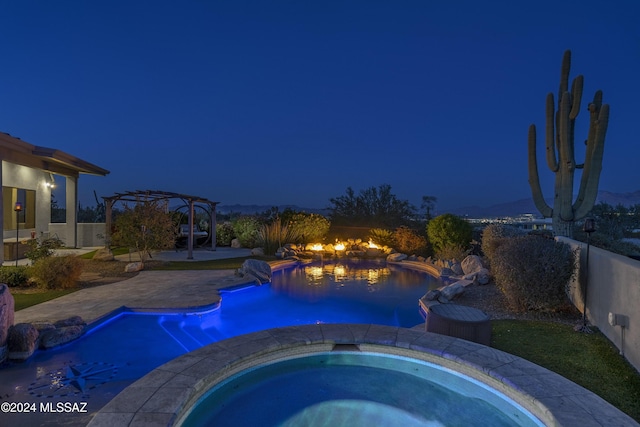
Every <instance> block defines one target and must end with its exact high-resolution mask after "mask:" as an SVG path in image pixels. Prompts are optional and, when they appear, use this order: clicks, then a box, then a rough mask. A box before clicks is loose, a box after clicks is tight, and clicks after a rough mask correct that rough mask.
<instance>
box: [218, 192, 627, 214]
mask: <svg viewBox="0 0 640 427" xmlns="http://www.w3.org/2000/svg"><path fill="white" fill-rule="evenodd" d="M600 202H604V203H608V204H610V205H612V206H617V205H624V206H632V205H640V190H638V191H634V192H633V193H613V192H611V191H599V192H598V198H597V199H596V203H600ZM547 203H549V205H550V206H551V205H552V204H553V200H552V199H548V200H547ZM272 207H273V206H267V205H218V207H217V209H216V210H217V211H218V212H219V213H221V214H229V213H241V214H244V215H254V214H258V213H262V212H265V211H267V210H269V209H271V208H272ZM287 208H290V209H293V210H295V211H304V212H309V213H317V214H321V215H328V214H329V210H328V209H317V208H304V207H300V206H297V205H280V206H278V209H279V210H280V212H282V211H284V210H285V209H287ZM437 213H438V214H443V213H452V214H455V215H459V216H466V217H471V218H495V217H502V216H517V215H522V214H534V215H539V212H538V209H536V206H535V204H534V203H533V199H531V198H528V199H520V200H514V201H511V202H505V203H499V204H496V205H492V206H485V207H483V206H463V207H460V208H455V209H445V210H442V211H441V210H439V209H438V212H437Z"/></svg>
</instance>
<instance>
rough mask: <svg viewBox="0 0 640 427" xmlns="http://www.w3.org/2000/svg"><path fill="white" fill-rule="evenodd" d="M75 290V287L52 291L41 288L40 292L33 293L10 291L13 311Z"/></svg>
mask: <svg viewBox="0 0 640 427" xmlns="http://www.w3.org/2000/svg"><path fill="white" fill-rule="evenodd" d="M75 291H77V289H62V290H53V291H52V290H47V291H44V290H43V291H41V292H33V293H12V295H13V301H14V304H15V311H18V310H22V309H23V308H27V307H31V306H32V305H36V304H40V303H41V302H45V301H49V300H52V299H55V298H58V297H61V296H63V295H67V294H70V293H72V292H75Z"/></svg>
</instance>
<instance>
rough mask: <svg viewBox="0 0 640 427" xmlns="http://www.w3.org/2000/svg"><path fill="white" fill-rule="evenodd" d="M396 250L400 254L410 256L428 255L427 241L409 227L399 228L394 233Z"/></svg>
mask: <svg viewBox="0 0 640 427" xmlns="http://www.w3.org/2000/svg"><path fill="white" fill-rule="evenodd" d="M393 240H394V241H395V248H394V249H396V250H397V251H398V252H402V253H404V254H410V255H414V254H415V255H426V254H427V239H426V238H425V237H424V236H419V235H418V234H417V233H416V232H415V231H413V230H411V229H410V228H407V227H398V228H397V229H396V231H395V232H394V233H393Z"/></svg>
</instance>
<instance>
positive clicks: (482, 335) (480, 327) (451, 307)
mask: <svg viewBox="0 0 640 427" xmlns="http://www.w3.org/2000/svg"><path fill="white" fill-rule="evenodd" d="M421 302H422V301H421ZM423 308H424V309H425V313H426V321H425V330H426V331H427V332H434V333H437V334H442V335H448V336H450V337H455V338H462V339H465V340H468V341H473V342H477V343H479V344H483V345H489V344H490V343H491V320H490V318H489V315H487V314H486V313H485V312H484V311H482V310H478V309H477V308H473V307H467V306H464V305H457V304H438V303H436V304H429V305H424V304H423Z"/></svg>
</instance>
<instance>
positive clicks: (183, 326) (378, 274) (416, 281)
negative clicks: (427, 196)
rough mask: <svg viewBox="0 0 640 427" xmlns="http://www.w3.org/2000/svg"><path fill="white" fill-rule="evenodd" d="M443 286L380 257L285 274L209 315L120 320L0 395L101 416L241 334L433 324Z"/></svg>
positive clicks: (241, 291) (13, 371)
mask: <svg viewBox="0 0 640 427" xmlns="http://www.w3.org/2000/svg"><path fill="white" fill-rule="evenodd" d="M439 284H440V282H439V281H438V280H436V279H435V278H433V277H431V276H429V275H428V274H426V273H423V272H416V271H412V270H408V269H402V268H399V267H394V266H391V265H387V264H386V263H385V262H384V261H375V260H369V261H361V262H356V263H346V262H342V263H312V264H306V265H299V266H297V267H295V268H287V269H284V270H277V271H275V272H274V274H273V280H272V283H271V284H267V285H263V286H253V285H252V286H244V287H236V288H233V289H227V290H223V291H221V295H222V302H221V304H220V305H219V306H215V307H209V308H208V309H206V310H202V311H197V312H192V313H127V312H125V313H120V314H118V315H116V316H114V317H112V318H111V319H109V320H108V321H105V322H103V323H102V324H100V325H98V326H96V327H94V328H93V329H92V330H91V331H90V332H89V333H87V334H85V336H83V337H82V338H81V339H79V340H76V341H74V342H72V343H70V344H67V345H65V346H62V347H60V348H58V349H54V350H49V351H40V352H37V353H36V354H35V355H34V356H33V357H32V358H30V359H29V360H28V361H26V362H25V363H20V364H13V365H12V366H9V367H6V368H3V369H2V370H1V371H0V375H2V381H0V395H2V396H5V399H8V400H11V401H21V402H36V403H39V402H40V401H43V400H47V399H49V400H50V399H53V400H56V399H57V400H61V399H64V400H72V401H89V402H90V405H89V409H90V410H91V411H95V410H97V409H99V408H100V407H102V406H103V405H104V404H106V403H107V402H108V401H109V400H110V399H112V398H113V397H114V396H115V395H116V394H118V393H119V392H120V391H122V390H123V389H124V388H125V387H127V386H128V385H130V384H131V383H133V382H134V381H136V380H137V379H139V378H141V377H142V376H144V375H145V374H146V373H148V372H149V371H151V370H152V369H154V368H156V367H157V366H160V365H162V364H163V363H165V362H167V361H169V360H172V359H174V358H176V357H178V356H180V355H182V354H185V353H186V352H189V351H192V350H195V349H198V348H200V347H202V346H205V345H207V344H211V343H214V342H218V341H220V340H224V339H227V338H230V337H234V336H237V335H241V334H247V333H251V332H256V331H260V330H264V329H269V328H276V327H283V326H291V325H303V324H326V323H374V324H384V325H392V326H403V327H411V326H414V325H416V324H419V323H421V322H422V321H423V319H422V318H421V316H420V314H419V311H418V299H419V298H420V297H421V296H422V295H424V293H425V292H426V291H427V290H428V289H431V288H433V287H437V286H439ZM17 415H18V416H20V415H22V414H17ZM75 415H76V416H77V415H78V414H75ZM0 417H4V415H2V414H0ZM1 419H2V420H4V418H1ZM23 419H24V418H19V417H18V418H16V419H15V421H21V420H23ZM85 423H86V421H85Z"/></svg>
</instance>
